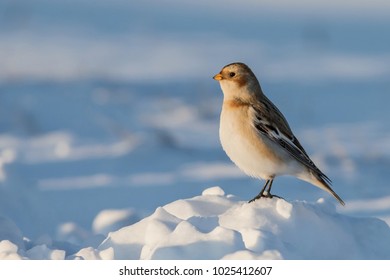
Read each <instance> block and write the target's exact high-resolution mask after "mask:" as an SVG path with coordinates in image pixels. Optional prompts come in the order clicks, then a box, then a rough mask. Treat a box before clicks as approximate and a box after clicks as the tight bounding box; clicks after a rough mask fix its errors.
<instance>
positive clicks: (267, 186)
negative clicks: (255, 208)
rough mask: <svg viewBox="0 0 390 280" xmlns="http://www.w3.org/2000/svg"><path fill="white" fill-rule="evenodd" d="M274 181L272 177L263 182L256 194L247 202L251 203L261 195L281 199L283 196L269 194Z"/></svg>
mask: <svg viewBox="0 0 390 280" xmlns="http://www.w3.org/2000/svg"><path fill="white" fill-rule="evenodd" d="M273 182H274V179H268V180H267V181H266V182H265V184H264V187H263V188H262V189H261V191H260V192H259V194H258V195H256V196H255V197H254V198H252V199H251V200H249V201H248V203H251V202H253V201H255V200H256V199H259V198H261V197H266V198H273V197H277V198H281V199H283V197H280V196H278V195H273V194H271V188H272V183H273Z"/></svg>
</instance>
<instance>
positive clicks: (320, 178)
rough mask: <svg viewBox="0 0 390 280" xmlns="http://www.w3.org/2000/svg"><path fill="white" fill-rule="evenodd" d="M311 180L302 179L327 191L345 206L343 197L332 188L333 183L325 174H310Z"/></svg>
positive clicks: (318, 172) (319, 172)
mask: <svg viewBox="0 0 390 280" xmlns="http://www.w3.org/2000/svg"><path fill="white" fill-rule="evenodd" d="M310 175H311V176H310V178H307V177H306V178H301V179H303V180H305V181H307V182H309V183H311V184H313V185H315V186H317V187H319V188H320V189H323V190H324V191H327V192H328V193H330V194H331V195H332V196H333V197H334V198H335V199H337V201H338V202H339V203H340V204H341V205H343V206H344V205H345V202H344V201H343V200H342V199H341V197H340V196H339V195H338V194H337V193H336V192H335V191H334V190H333V189H332V188H331V185H332V181H331V180H330V179H329V178H328V176H326V175H325V174H324V173H322V172H321V171H319V170H318V171H317V172H313V171H311V172H310Z"/></svg>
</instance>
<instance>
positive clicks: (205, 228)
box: [0, 187, 390, 260]
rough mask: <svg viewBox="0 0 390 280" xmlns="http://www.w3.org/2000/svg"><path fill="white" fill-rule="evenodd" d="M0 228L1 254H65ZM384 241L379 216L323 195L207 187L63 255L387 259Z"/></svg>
mask: <svg viewBox="0 0 390 280" xmlns="http://www.w3.org/2000/svg"><path fill="white" fill-rule="evenodd" d="M123 214H126V213H119V216H126V215H123ZM111 215H112V217H116V216H118V213H111ZM100 216H101V215H99V217H97V220H98V221H100V220H101V219H102V218H100ZM107 216H110V215H109V214H107ZM111 220H112V221H113V223H114V221H115V219H114V218H112V219H111ZM97 223H98V222H97ZM94 224H95V223H94ZM106 226H107V225H106ZM1 228H2V231H1V232H0V234H1V235H0V237H2V239H8V240H3V241H1V243H0V257H1V258H2V259H57V260H58V259H64V258H65V257H66V252H65V251H62V250H55V249H49V247H50V246H47V245H45V244H42V245H37V246H34V247H32V248H30V249H28V250H27V249H25V247H24V245H23V238H22V236H21V234H20V231H19V230H18V229H17V228H16V227H15V225H13V224H12V223H11V222H9V221H6V220H2V223H1ZM389 239H390V228H389V226H388V225H387V224H386V223H385V222H384V221H382V220H380V219H377V218H354V217H349V216H346V215H342V214H340V213H338V212H337V211H336V209H335V205H334V203H333V202H327V201H325V200H324V199H319V200H318V201H317V202H315V203H308V202H304V201H293V202H287V201H285V200H284V199H279V198H273V199H261V200H258V201H256V202H254V203H247V202H245V201H242V200H240V199H238V198H237V197H235V196H232V195H226V194H225V193H224V191H223V190H222V189H221V188H220V187H213V188H209V189H206V190H205V191H204V192H203V193H202V195H200V196H195V197H193V198H189V199H180V200H177V201H174V202H172V203H169V204H167V205H165V206H163V207H159V208H157V209H156V210H155V212H154V213H153V214H152V215H150V216H148V217H146V218H144V219H142V220H141V221H139V222H137V223H135V224H133V225H130V226H124V227H122V228H121V229H119V230H117V231H113V232H110V233H108V235H107V237H106V239H105V240H104V241H103V242H102V243H101V244H100V245H99V246H97V247H96V248H94V247H86V248H83V249H81V250H80V251H78V252H77V253H75V254H73V255H70V256H68V257H66V258H67V259H87V260H88V259H89V260H91V259H93V260H96V259H103V260H112V259H121V260H123V259H135V260H138V259H141V260H149V259H154V260H159V259H168V260H172V259H185V260H192V259H194V260H204V259H227V260H228V259H231V260H234V259H300V260H306V259H320V260H321V259H388V258H390V243H389V242H388V240H389Z"/></svg>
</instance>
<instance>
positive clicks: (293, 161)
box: [213, 62, 344, 205]
mask: <svg viewBox="0 0 390 280" xmlns="http://www.w3.org/2000/svg"><path fill="white" fill-rule="evenodd" d="M213 78H214V79H215V80H217V81H219V83H220V86H221V89H222V92H223V95H224V98H223V105H222V112H221V120H220V128H219V137H220V140H221V144H222V148H223V149H224V150H225V152H226V154H227V155H228V156H229V158H230V159H231V160H232V161H233V162H234V163H235V164H236V165H237V166H238V167H239V168H240V169H241V170H242V171H244V172H245V173H246V174H248V175H249V176H252V177H255V178H262V179H265V180H266V182H265V184H264V186H263V188H262V189H261V191H260V193H259V194H258V195H257V196H255V197H254V198H253V199H251V200H250V201H249V202H253V201H255V200H256V199H259V198H261V197H269V198H272V197H273V195H272V194H271V187H272V182H273V180H274V179H275V177H277V176H280V175H292V176H295V177H297V178H299V179H301V180H304V181H307V182H309V183H311V184H313V185H315V186H317V187H319V188H321V189H323V190H325V191H327V192H329V193H330V194H332V195H333V196H334V197H335V198H336V199H337V200H338V201H339V202H340V203H341V204H342V205H344V201H343V200H342V199H341V198H340V197H339V196H338V195H337V194H336V193H335V192H334V191H333V190H332V188H331V187H330V185H331V180H330V179H329V178H328V177H327V176H326V175H325V174H324V173H322V172H321V170H319V169H318V168H317V166H316V165H315V164H314V163H313V161H312V160H311V159H310V158H309V156H308V155H307V153H306V151H305V150H304V149H303V147H302V145H301V144H300V143H299V141H298V139H297V138H296V137H295V136H294V134H293V133H292V131H291V128H290V126H289V124H288V123H287V120H286V119H285V117H284V116H283V114H282V113H281V112H280V111H279V109H278V108H276V106H275V105H274V104H273V103H272V102H271V101H270V100H269V99H268V98H267V97H266V96H265V95H264V93H263V91H262V90H261V87H260V84H259V82H258V80H257V78H256V76H255V75H254V74H253V72H252V70H251V69H250V68H249V67H248V66H247V65H245V64H243V63H239V62H238V63H232V64H229V65H226V66H225V67H223V69H222V70H221V72H220V73H219V74H217V75H215V76H214V77H213Z"/></svg>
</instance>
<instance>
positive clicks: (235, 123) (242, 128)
mask: <svg viewBox="0 0 390 280" xmlns="http://www.w3.org/2000/svg"><path fill="white" fill-rule="evenodd" d="M240 110H242V109H237V110H229V111H225V110H222V113H221V122H220V129H219V136H220V141H221V144H222V148H223V149H224V151H225V152H226V154H227V155H228V156H229V158H230V159H231V160H232V161H233V162H234V163H235V164H236V165H237V166H238V167H239V168H240V169H241V170H242V171H244V172H245V173H246V174H248V175H249V176H252V177H256V178H262V179H271V178H274V177H275V176H278V175H283V174H288V173H290V172H288V168H287V167H288V166H287V165H286V164H288V163H286V162H284V161H283V160H281V156H284V157H285V156H286V155H285V154H284V155H281V154H278V153H277V152H275V149H273V147H272V146H273V145H276V144H274V143H272V142H271V141H270V140H268V139H262V138H259V137H260V136H259V135H258V134H257V132H256V131H255V129H254V128H253V127H252V125H251V124H250V123H247V122H243V121H242V118H241V117H242V116H244V115H245V114H243V112H242V111H241V112H240ZM270 148H271V149H270ZM290 169H291V166H290Z"/></svg>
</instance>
